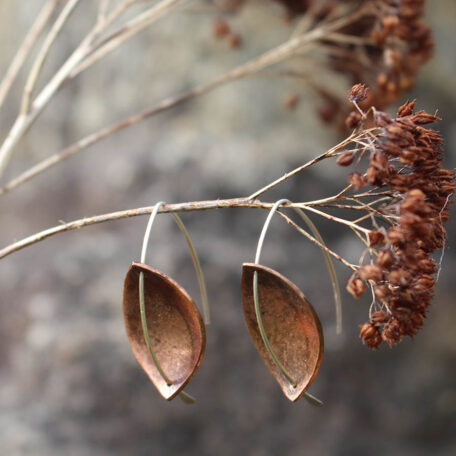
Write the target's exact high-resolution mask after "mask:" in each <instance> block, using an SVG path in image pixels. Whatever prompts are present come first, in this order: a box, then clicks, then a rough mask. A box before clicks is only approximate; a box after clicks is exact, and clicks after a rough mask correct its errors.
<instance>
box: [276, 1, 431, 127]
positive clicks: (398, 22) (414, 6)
mask: <svg viewBox="0 0 456 456" xmlns="http://www.w3.org/2000/svg"><path fill="white" fill-rule="evenodd" d="M278 1H280V3H282V4H284V5H285V7H286V8H287V9H288V11H289V12H290V14H292V15H296V14H303V13H306V14H308V15H312V17H313V21H314V23H315V25H317V24H318V23H324V22H325V21H327V20H328V18H329V17H331V18H333V17H344V16H348V15H350V14H352V13H353V12H356V11H361V10H362V11H363V12H364V14H361V15H360V17H359V19H358V20H356V21H354V22H352V23H351V24H350V25H348V26H347V27H345V28H344V29H342V30H341V31H340V32H339V33H338V34H336V35H329V36H328V37H327V38H325V37H323V38H322V45H323V46H322V49H321V50H320V52H322V53H323V54H326V58H327V61H326V65H327V67H328V68H329V69H331V70H333V71H334V72H335V73H340V74H343V75H345V76H346V77H348V79H349V83H351V84H355V83H359V82H361V83H364V84H366V85H368V86H369V87H370V92H369V96H368V97H367V98H366V100H365V101H364V103H363V107H364V108H365V109H367V108H368V107H371V106H376V107H377V108H378V109H383V108H384V107H386V106H388V105H390V104H392V103H394V102H395V101H397V99H398V98H399V96H400V95H401V94H402V93H403V92H404V91H406V90H410V89H411V88H412V87H413V86H414V83H415V77H416V74H417V72H418V70H419V69H420V67H421V66H422V65H423V64H424V63H425V62H426V61H427V60H428V59H429V58H430V57H431V55H432V50H433V41H432V36H431V30H430V28H429V27H428V26H427V25H425V24H424V23H423V22H422V21H421V17H422V15H423V8H424V5H425V0H403V1H399V0H367V1H358V0H348V1H344V2H342V1H336V0H327V1H322V2H321V1H319V2H316V1H312V0H278ZM319 91H320V94H321V95H322V96H323V97H324V99H325V100H326V102H325V104H324V105H323V106H322V107H321V108H320V110H319V113H320V115H321V117H322V118H323V119H324V120H326V121H336V122H337V121H339V122H340V123H341V120H342V119H344V118H345V117H346V114H347V105H346V103H345V101H344V99H343V98H338V97H336V96H335V95H334V94H333V93H329V92H328V91H327V90H325V89H324V88H321V89H320V90H319Z"/></svg>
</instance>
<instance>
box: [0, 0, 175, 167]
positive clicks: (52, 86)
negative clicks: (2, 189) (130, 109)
mask: <svg viewBox="0 0 456 456" xmlns="http://www.w3.org/2000/svg"><path fill="white" fill-rule="evenodd" d="M78 1H79V0H70V1H69V3H68V4H67V6H68V8H67V9H66V10H65V14H63V17H62V16H61V17H60V18H59V19H63V22H65V20H66V17H67V14H69V13H71V11H72V8H71V7H72V6H73V4H76V3H77V2H78ZM178 1H181V0H163V1H162V2H161V3H160V4H159V5H156V6H155V7H154V9H157V10H159V13H160V14H155V15H154V20H155V19H157V18H158V17H160V16H161V14H162V13H165V12H168V11H169V10H170V8H168V7H166V8H161V9H160V8H159V7H160V5H162V4H163V5H165V6H171V5H172V4H175V3H177V2H178ZM132 3H134V2H133V1H131V0H128V1H126V2H124V3H122V4H121V5H119V7H118V8H117V9H116V10H115V11H114V12H113V13H112V14H111V15H110V16H108V17H107V18H106V19H105V20H103V21H102V22H101V23H99V22H97V23H96V25H95V27H93V29H92V30H91V31H90V32H89V33H88V34H87V35H86V37H85V38H84V39H83V40H82V42H81V43H80V45H79V46H78V47H77V48H76V49H75V50H74V51H73V53H72V54H71V55H70V57H69V58H68V59H67V61H66V62H65V63H64V64H63V65H62V67H61V68H60V69H59V70H58V71H57V73H56V74H55V75H54V76H53V78H52V79H51V80H50V81H49V83H48V84H47V85H46V86H45V87H44V88H43V90H42V91H41V92H40V94H39V95H38V96H37V97H36V99H35V100H34V101H33V103H31V105H30V108H29V103H30V102H29V97H28V95H27V94H25V95H24V97H23V107H22V110H21V113H20V115H19V116H18V117H17V119H16V121H15V123H14V124H13V126H12V128H11V130H10V132H9V133H8V135H7V137H6V139H5V140H4V142H3V144H2V146H1V147H0V176H1V175H2V174H3V172H4V170H5V168H6V166H7V164H8V162H9V159H10V157H11V155H12V152H13V150H14V148H15V147H16V145H17V144H18V142H19V141H20V139H21V138H22V137H23V136H24V135H25V133H26V132H27V130H28V129H29V128H30V126H31V125H32V124H33V123H34V122H35V120H36V119H37V118H38V116H39V115H40V114H41V112H42V111H43V109H44V108H45V107H46V106H47V104H48V103H49V101H50V100H51V99H52V97H53V96H54V95H55V94H56V92H57V91H58V90H59V89H60V88H61V87H62V85H63V83H64V82H65V81H66V80H67V79H68V77H69V75H70V74H71V73H72V72H73V71H74V69H75V68H77V67H78V65H79V64H80V63H81V62H82V61H83V60H84V58H86V57H87V56H88V55H90V54H91V52H92V50H93V47H92V45H93V40H94V39H95V38H96V36H98V35H100V34H101V33H102V31H103V30H104V29H106V28H107V27H108V25H110V24H111V23H112V22H113V21H114V20H115V19H117V18H118V17H119V15H120V14H121V13H123V12H124V11H125V10H126V9H127V8H128V7H129V6H130V5H131V4H132ZM59 19H57V22H59V24H58V25H57V26H55V30H57V31H59V30H60V29H61V27H60V26H59V25H60V22H61V21H59ZM151 22H152V21H149V22H148V24H149V23H151ZM62 25H63V24H62ZM135 30H137V31H139V29H135ZM129 32H130V29H129V28H128V29H127V30H126V31H123V32H122V34H123V33H125V34H128V37H131V36H133V35H134V34H130V33H129ZM52 35H53V34H52V33H51V36H50V44H52V42H53V39H54V38H55V37H53V36H52ZM117 38H118V37H117ZM123 41H124V40H120V41H119V40H117V43H118V45H120V44H121V43H122V42H123ZM43 55H44V57H45V55H46V50H45V52H44V53H43ZM38 63H39V62H38ZM37 70H38V71H36V73H39V65H38V66H37ZM34 71H35V70H33V69H32V73H33V72H34ZM29 80H30V86H32V88H33V85H34V82H35V80H36V78H35V76H34V75H33V74H32V75H31V76H30V78H29ZM26 90H29V87H26ZM24 108H27V111H25V112H24Z"/></svg>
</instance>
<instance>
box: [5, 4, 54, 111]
mask: <svg viewBox="0 0 456 456" xmlns="http://www.w3.org/2000/svg"><path fill="white" fill-rule="evenodd" d="M59 2H60V0H48V1H47V2H46V3H45V4H44V6H43V8H42V9H41V11H40V13H39V14H38V16H37V18H36V20H35V22H34V24H33V25H32V27H31V28H30V30H29V32H28V33H27V36H26V37H25V39H24V41H23V43H22V45H21V46H20V48H19V50H18V51H17V53H16V55H15V57H14V59H13V61H12V62H11V65H10V66H9V68H8V70H7V72H6V74H5V77H4V78H3V80H2V82H1V84H0V108H1V107H2V105H3V103H4V101H5V98H6V95H7V94H8V92H9V90H10V89H11V86H12V85H13V83H14V81H15V80H16V77H17V75H18V74H19V71H20V70H21V68H22V65H23V64H24V62H25V60H26V59H27V57H28V55H29V53H30V51H31V50H32V48H33V46H34V45H35V44H36V42H37V40H38V38H39V37H40V35H41V34H42V33H43V30H44V28H45V27H46V24H47V23H48V21H49V18H50V17H51V16H52V13H53V12H54V10H55V9H56V7H57V5H58V4H59Z"/></svg>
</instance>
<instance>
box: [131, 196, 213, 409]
mask: <svg viewBox="0 0 456 456" xmlns="http://www.w3.org/2000/svg"><path fill="white" fill-rule="evenodd" d="M162 204H164V203H162V202H160V203H157V204H156V205H155V207H154V210H153V211H152V214H151V216H150V219H149V223H148V225H147V229H146V233H145V235H144V241H143V248H142V252H141V262H140V263H133V264H132V265H131V267H130V269H129V271H128V273H127V275H126V277H125V284H124V293H123V311H124V320H125V328H126V331H127V335H128V339H129V341H130V345H131V348H132V350H133V354H134V356H135V358H136V360H137V361H138V363H139V365H140V366H141V367H142V368H143V369H144V371H145V372H146V374H147V375H148V376H149V378H150V380H151V381H152V383H153V384H154V385H155V387H156V388H157V389H158V391H159V392H160V394H161V395H162V396H163V397H164V398H165V399H167V400H171V399H173V398H174V397H176V396H179V397H180V398H181V399H182V400H183V401H184V402H186V403H193V402H194V401H195V400H194V399H193V398H192V397H191V396H189V395H188V394H187V393H185V392H184V391H183V388H184V387H185V385H186V384H187V383H188V382H189V381H190V379H191V378H192V377H193V375H194V374H195V372H196V370H197V369H198V367H199V365H200V363H201V360H202V357H203V353H204V349H205V346H206V332H205V327H204V324H203V321H202V318H201V315H200V312H199V310H198V308H197V307H196V305H195V303H194V302H193V300H192V299H191V297H190V296H189V295H188V293H187V292H186V291H185V290H184V289H183V288H182V287H181V286H180V285H179V284H178V283H176V282H175V281H174V280H173V279H171V278H170V277H168V276H167V275H165V274H163V273H162V272H160V271H158V270H156V269H152V268H150V267H149V266H147V265H146V264H144V263H145V260H146V251H147V245H148V242H149V236H150V231H151V228H152V225H153V222H154V220H155V217H156V215H157V213H158V210H159V208H160V206H161V205H162ZM172 215H173V217H174V219H175V221H176V223H177V225H178V226H179V229H180V230H181V231H182V233H183V234H184V237H185V239H186V241H187V244H188V246H189V248H190V252H191V255H192V259H193V263H194V266H195V269H196V272H197V276H198V282H199V285H200V290H201V296H202V302H203V313H204V316H205V321H206V323H209V309H208V304H207V295H206V287H205V284H204V278H203V274H202V271H201V267H200V264H199V261H198V257H197V255H196V252H195V249H194V247H193V244H192V242H191V240H190V237H189V235H188V232H187V230H186V229H185V226H184V225H183V223H182V221H181V219H180V218H179V217H178V215H177V214H172Z"/></svg>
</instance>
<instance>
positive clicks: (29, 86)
mask: <svg viewBox="0 0 456 456" xmlns="http://www.w3.org/2000/svg"><path fill="white" fill-rule="evenodd" d="M79 2H80V0H69V1H68V3H67V4H66V5H65V7H64V8H63V9H62V11H61V12H60V15H59V17H58V18H57V20H56V21H55V22H54V25H53V26H52V27H51V30H50V31H49V33H48V35H47V37H46V39H45V41H44V43H43V46H42V47H41V49H40V52H39V53H38V56H37V57H36V59H35V62H34V63H33V66H32V70H31V71H30V74H29V76H28V79H27V82H26V84H25V89H24V93H23V96H22V103H21V115H23V116H26V115H27V114H28V112H29V109H30V98H31V96H32V93H33V89H34V87H35V84H36V82H37V80H38V77H39V75H40V71H41V69H42V68H43V65H44V62H45V61H46V58H47V56H48V55H49V51H50V50H51V47H52V45H53V44H54V42H55V40H56V39H57V37H58V35H59V33H60V32H61V31H62V29H63V27H64V25H65V23H66V21H67V20H68V19H69V17H70V16H71V13H72V12H73V11H74V9H75V8H76V6H77V5H78V3H79Z"/></svg>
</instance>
